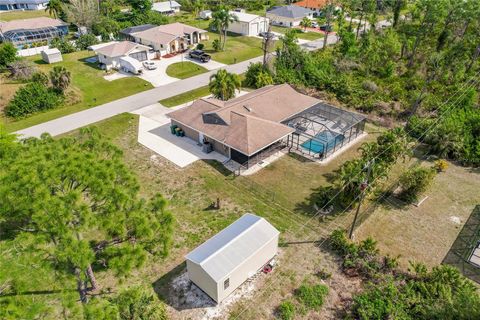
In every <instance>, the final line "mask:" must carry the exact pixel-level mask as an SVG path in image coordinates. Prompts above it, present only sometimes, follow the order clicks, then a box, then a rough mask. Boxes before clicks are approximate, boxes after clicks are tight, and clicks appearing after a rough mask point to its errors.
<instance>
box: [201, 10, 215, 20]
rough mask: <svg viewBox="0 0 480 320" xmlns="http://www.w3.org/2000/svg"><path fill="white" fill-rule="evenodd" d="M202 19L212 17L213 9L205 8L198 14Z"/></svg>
mask: <svg viewBox="0 0 480 320" xmlns="http://www.w3.org/2000/svg"><path fill="white" fill-rule="evenodd" d="M198 16H199V17H200V19H204V20H208V19H211V18H212V10H203V11H200V13H199V14H198Z"/></svg>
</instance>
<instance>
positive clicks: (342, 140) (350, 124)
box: [283, 103, 365, 160]
mask: <svg viewBox="0 0 480 320" xmlns="http://www.w3.org/2000/svg"><path fill="white" fill-rule="evenodd" d="M283 123H284V124H286V125H288V126H289V127H292V128H294V129H295V132H294V133H292V134H291V135H289V136H288V137H287V138H286V143H287V146H288V147H289V150H290V151H294V152H297V153H300V154H302V155H304V156H306V157H308V158H312V159H318V160H323V159H326V158H328V157H330V156H331V155H333V154H334V153H335V152H336V151H338V150H340V149H341V148H342V147H343V146H345V145H347V144H348V143H349V142H350V141H352V140H354V139H355V138H357V137H358V136H359V135H361V134H362V133H363V131H364V129H365V117H364V116H362V115H360V114H358V113H354V112H351V111H347V110H343V109H340V108H337V107H334V106H331V105H328V104H325V103H318V104H316V105H314V106H313V107H310V108H308V109H307V110H305V111H303V112H301V113H299V114H297V115H295V116H294V117H291V118H290V119H288V120H286V121H284V122H283Z"/></svg>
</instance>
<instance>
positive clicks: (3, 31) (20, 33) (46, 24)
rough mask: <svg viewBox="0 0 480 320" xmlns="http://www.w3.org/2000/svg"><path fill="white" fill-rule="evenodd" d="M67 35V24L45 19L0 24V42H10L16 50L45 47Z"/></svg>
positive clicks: (57, 20)
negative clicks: (33, 46)
mask: <svg viewBox="0 0 480 320" xmlns="http://www.w3.org/2000/svg"><path fill="white" fill-rule="evenodd" d="M67 34H68V24H67V23H65V22H63V21H62V20H59V19H52V18H47V17H40V18H31V19H23V20H12V21H8V22H0V41H2V42H11V43H13V45H14V46H15V47H16V48H17V49H24V48H27V47H30V46H32V45H35V46H40V45H47V44H48V42H50V40H52V39H53V38H56V37H63V36H65V35H67Z"/></svg>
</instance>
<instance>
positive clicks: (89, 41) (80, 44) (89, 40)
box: [75, 33, 98, 50]
mask: <svg viewBox="0 0 480 320" xmlns="http://www.w3.org/2000/svg"><path fill="white" fill-rule="evenodd" d="M97 43H98V39H97V37H95V35H93V34H91V33H89V34H84V35H81V36H80V37H78V39H77V41H75V45H76V46H77V49H79V50H87V48H88V47H89V46H91V45H94V44H97Z"/></svg>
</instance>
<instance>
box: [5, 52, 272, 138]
mask: <svg viewBox="0 0 480 320" xmlns="http://www.w3.org/2000/svg"><path fill="white" fill-rule="evenodd" d="M262 60H263V57H257V58H253V59H250V60H246V61H242V62H239V63H237V64H232V65H228V66H226V67H225V68H224V69H226V70H227V71H228V72H233V73H237V74H241V73H244V72H245V71H247V68H248V65H249V64H250V63H254V62H261V61H262ZM216 70H218V69H216ZM216 70H212V71H209V72H206V73H203V74H200V75H198V76H195V77H191V78H187V79H184V80H179V81H176V82H173V83H169V84H167V85H164V86H160V87H157V88H154V89H151V90H147V91H144V92H140V93H137V94H134V95H131V96H128V97H125V98H122V99H118V100H115V101H112V102H109V103H106V104H103V105H100V106H98V107H94V108H90V109H87V110H84V111H80V112H77V113H73V114H70V115H68V116H65V117H61V118H57V119H54V120H51V121H47V122H44V123H41V124H38V125H36V126H33V127H30V128H26V129H23V130H19V131H17V132H15V133H16V134H19V135H20V137H22V138H27V137H40V135H41V134H42V133H44V132H48V133H50V134H51V135H52V136H56V135H60V134H63V133H67V132H70V131H72V130H75V129H78V128H81V127H84V126H87V125H90V124H92V123H95V122H98V121H102V120H104V119H108V118H111V117H113V116H115V115H118V114H121V113H124V112H132V111H134V110H137V109H140V108H143V107H145V106H149V105H152V104H155V103H157V102H158V101H159V100H163V99H166V98H170V97H173V96H176V95H179V94H181V93H184V92H188V91H191V90H193V89H197V88H199V87H202V86H205V85H207V84H208V83H209V81H210V76H211V75H212V74H214V73H215V72H216ZM98 89H99V90H102V89H101V88H98Z"/></svg>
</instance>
